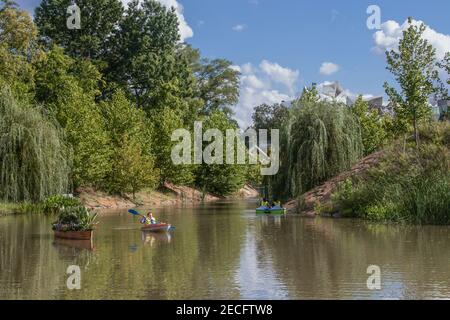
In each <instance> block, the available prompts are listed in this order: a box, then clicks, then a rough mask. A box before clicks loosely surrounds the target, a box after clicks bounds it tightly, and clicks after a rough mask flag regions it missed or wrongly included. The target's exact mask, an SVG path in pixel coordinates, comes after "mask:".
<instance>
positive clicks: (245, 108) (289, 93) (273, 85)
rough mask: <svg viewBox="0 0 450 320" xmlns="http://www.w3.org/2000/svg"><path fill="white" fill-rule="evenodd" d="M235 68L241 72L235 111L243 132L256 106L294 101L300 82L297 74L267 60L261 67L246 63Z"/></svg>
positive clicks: (295, 71) (249, 123) (234, 67)
mask: <svg viewBox="0 0 450 320" xmlns="http://www.w3.org/2000/svg"><path fill="white" fill-rule="evenodd" d="M232 68H233V69H234V70H237V71H239V72H241V82H240V98H239V103H238V104H237V105H236V106H235V107H234V108H233V110H234V111H235V113H236V116H235V117H236V119H237V121H238V123H239V125H240V127H241V128H242V129H246V128H247V127H248V126H250V125H251V121H252V114H253V109H254V108H255V107H256V106H258V105H261V104H263V103H267V104H274V103H280V102H282V101H291V100H293V99H295V96H294V92H295V84H296V83H297V82H298V78H299V71H297V70H291V69H289V68H285V67H282V66H280V65H279V64H277V63H272V62H269V61H267V60H263V61H262V62H261V63H260V64H259V66H254V65H252V64H250V63H246V64H243V65H241V66H232Z"/></svg>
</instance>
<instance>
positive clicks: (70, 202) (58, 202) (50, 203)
mask: <svg viewBox="0 0 450 320" xmlns="http://www.w3.org/2000/svg"><path fill="white" fill-rule="evenodd" d="M80 205H81V203H80V201H79V200H78V199H76V198H69V197H65V196H62V195H54V196H50V197H48V198H46V199H45V200H44V202H43V204H42V211H43V212H44V213H59V212H60V211H61V210H63V209H65V208H70V207H76V206H80Z"/></svg>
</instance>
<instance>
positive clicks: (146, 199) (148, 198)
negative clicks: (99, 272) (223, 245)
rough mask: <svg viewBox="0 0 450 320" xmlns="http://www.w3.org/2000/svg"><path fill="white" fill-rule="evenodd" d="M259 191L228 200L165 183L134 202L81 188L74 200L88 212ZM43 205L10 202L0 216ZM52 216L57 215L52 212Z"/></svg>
mask: <svg viewBox="0 0 450 320" xmlns="http://www.w3.org/2000/svg"><path fill="white" fill-rule="evenodd" d="M256 198H258V191H257V190H255V189H254V188H253V187H252V186H250V185H245V186H244V187H243V188H242V189H240V190H239V191H238V192H236V193H235V194H232V195H230V196H227V197H220V196H215V195H212V194H206V195H205V194H202V192H201V191H199V190H196V189H194V188H190V187H186V186H177V185H173V184H166V185H165V187H164V188H160V189H158V190H143V191H141V192H139V193H137V194H136V198H135V199H134V200H133V197H132V195H128V196H127V195H123V196H120V195H111V194H108V193H106V192H104V191H97V190H93V189H90V188H87V189H80V190H78V193H77V195H76V197H74V198H73V199H74V201H79V204H81V205H83V206H85V207H86V208H88V209H94V210H98V209H128V208H134V207H140V206H143V207H170V206H178V205H185V204H196V203H202V202H213V201H218V200H223V199H256ZM45 211H46V210H45V209H44V205H43V204H42V203H34V204H33V203H11V202H9V203H8V202H0V217H1V216H7V215H13V214H26V213H45ZM55 213H58V212H57V211H55Z"/></svg>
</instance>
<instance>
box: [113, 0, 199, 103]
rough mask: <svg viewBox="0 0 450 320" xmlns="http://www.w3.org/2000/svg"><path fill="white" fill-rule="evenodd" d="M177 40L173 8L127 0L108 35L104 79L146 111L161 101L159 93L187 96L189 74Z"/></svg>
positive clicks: (157, 3)
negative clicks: (115, 85)
mask: <svg viewBox="0 0 450 320" xmlns="http://www.w3.org/2000/svg"><path fill="white" fill-rule="evenodd" d="M179 40H180V36H179V31H178V18H177V16H176V13H175V10H174V9H173V8H171V9H167V8H166V7H165V6H163V5H162V4H160V3H159V2H156V1H155V0H143V1H141V2H139V1H136V0H135V1H133V2H131V3H130V4H129V6H128V9H127V10H126V14H125V16H124V18H123V19H122V20H121V23H120V26H119V28H118V29H117V30H116V32H115V35H114V37H113V38H112V41H113V42H114V45H113V47H112V50H111V53H110V55H109V56H108V60H109V68H108V70H107V77H108V79H109V80H110V81H114V82H117V83H118V84H120V85H121V86H122V88H123V89H124V90H126V92H127V93H129V94H130V96H131V97H133V99H134V101H135V102H136V104H137V105H138V107H140V108H143V109H145V110H146V111H150V110H151V109H155V108H157V106H160V105H161V103H160V100H161V95H174V96H178V97H181V98H184V97H186V96H189V95H190V93H189V90H192V88H190V87H191V82H192V81H193V75H192V71H191V70H190V68H189V62H188V57H186V56H184V55H183V52H182V51H181V48H182V47H181V45H180V44H179ZM186 91H187V92H186ZM186 112H187V110H186Z"/></svg>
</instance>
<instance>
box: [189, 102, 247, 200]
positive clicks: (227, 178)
mask: <svg viewBox="0 0 450 320" xmlns="http://www.w3.org/2000/svg"><path fill="white" fill-rule="evenodd" d="M236 128H237V127H236V125H235V124H234V123H233V122H232V121H230V120H229V118H228V116H227V115H226V114H225V113H224V112H223V111H219V110H217V111H214V112H213V113H212V114H211V115H210V116H209V117H208V118H206V119H205V121H204V123H203V130H204V131H205V130H208V129H218V130H220V132H222V134H223V135H225V132H226V130H227V129H234V130H235V129H236ZM222 147H223V150H224V155H223V163H222V164H219V163H217V164H216V163H215V164H206V163H203V164H201V165H199V166H198V167H197V169H196V171H195V185H196V186H197V187H198V188H200V190H202V191H203V193H213V194H216V195H220V196H226V195H230V194H232V193H234V192H236V191H238V190H239V189H240V188H242V187H243V186H244V184H245V182H246V178H247V177H248V176H247V174H248V173H249V171H248V165H239V164H227V163H226V152H225V151H226V141H225V139H224V141H223V146H222ZM236 151H237V148H236V146H235V155H236Z"/></svg>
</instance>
